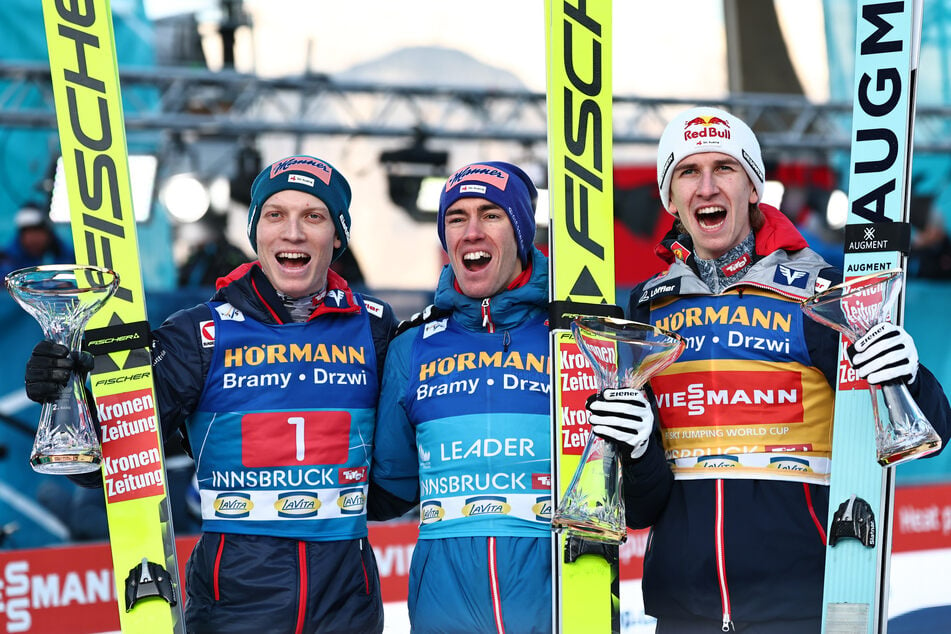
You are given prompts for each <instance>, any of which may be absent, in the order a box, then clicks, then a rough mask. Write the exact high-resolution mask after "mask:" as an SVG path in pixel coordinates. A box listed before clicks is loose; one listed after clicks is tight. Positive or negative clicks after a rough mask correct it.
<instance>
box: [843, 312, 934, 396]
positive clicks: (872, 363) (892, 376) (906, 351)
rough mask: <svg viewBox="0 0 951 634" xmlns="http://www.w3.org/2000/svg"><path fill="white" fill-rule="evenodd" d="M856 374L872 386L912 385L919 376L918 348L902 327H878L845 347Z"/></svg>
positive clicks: (881, 325)
mask: <svg viewBox="0 0 951 634" xmlns="http://www.w3.org/2000/svg"><path fill="white" fill-rule="evenodd" d="M846 354H847V355H848V356H849V362H850V363H851V364H852V368H853V369H854V370H855V373H856V374H857V375H858V376H859V378H861V379H865V380H866V381H868V382H869V383H871V384H872V385H881V384H885V383H898V382H904V383H913V382H914V381H915V378H916V377H917V376H918V349H917V348H916V347H915V342H914V340H912V338H911V335H909V334H908V333H907V332H906V331H905V330H904V329H903V328H902V327H901V326H896V325H895V324H891V323H888V322H884V323H881V324H878V325H877V326H875V327H873V328H872V329H871V330H869V331H868V332H867V333H866V334H865V336H864V337H862V338H861V339H859V340H858V341H856V342H855V343H854V344H852V345H850V346H848V347H847V348H846Z"/></svg>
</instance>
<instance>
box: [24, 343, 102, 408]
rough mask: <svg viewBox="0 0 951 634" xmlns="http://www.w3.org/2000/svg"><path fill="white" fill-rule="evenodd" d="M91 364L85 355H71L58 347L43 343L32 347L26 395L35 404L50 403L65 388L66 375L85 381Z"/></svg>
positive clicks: (57, 345)
mask: <svg viewBox="0 0 951 634" xmlns="http://www.w3.org/2000/svg"><path fill="white" fill-rule="evenodd" d="M93 363H94V359H93V356H92V355H91V354H89V353H88V352H85V351H81V352H72V351H70V349H69V348H67V347H66V346H64V345H62V344H59V343H53V342H52V341H50V340H49V339H44V340H43V341H41V342H39V343H38V344H36V346H35V347H34V348H33V353H32V354H31V355H30V360H29V361H27V362H26V377H25V382H26V395H27V396H28V397H29V399H30V400H31V401H35V402H37V403H51V402H53V401H55V400H56V399H57V398H59V395H60V393H61V392H62V391H63V388H64V387H66V383H67V382H68V381H69V375H70V373H72V372H75V373H76V374H77V375H78V376H79V377H80V378H81V379H83V380H85V377H86V374H88V373H89V371H90V370H92V367H93Z"/></svg>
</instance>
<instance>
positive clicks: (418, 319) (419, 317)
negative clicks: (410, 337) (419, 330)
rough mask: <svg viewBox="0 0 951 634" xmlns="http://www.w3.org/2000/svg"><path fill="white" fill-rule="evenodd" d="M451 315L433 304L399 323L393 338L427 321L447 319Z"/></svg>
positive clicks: (446, 310)
mask: <svg viewBox="0 0 951 634" xmlns="http://www.w3.org/2000/svg"><path fill="white" fill-rule="evenodd" d="M451 314H452V311H451V310H448V309H446V308H439V307H438V306H436V305H435V304H430V305H429V306H427V307H426V308H424V309H423V310H421V311H420V312H418V313H413V316H412V317H410V318H409V319H404V320H403V321H401V322H400V323H399V325H398V326H397V327H396V333H395V334H394V335H393V336H394V337H395V336H396V335H401V334H403V333H404V332H406V331H407V330H409V329H410V328H415V327H416V326H420V325H422V324H424V323H426V322H427V321H435V320H437V319H441V318H443V317H448V316H449V315H451Z"/></svg>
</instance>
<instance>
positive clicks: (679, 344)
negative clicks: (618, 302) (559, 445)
mask: <svg viewBox="0 0 951 634" xmlns="http://www.w3.org/2000/svg"><path fill="white" fill-rule="evenodd" d="M571 331H572V333H573V334H574V338H575V342H577V344H578V347H579V349H580V350H581V352H582V353H584V356H585V358H587V360H588V362H589V363H590V364H591V366H592V367H593V368H594V374H595V384H596V385H597V388H598V392H599V393H600V392H602V391H604V390H605V389H608V388H632V389H641V388H642V387H643V386H644V385H645V384H646V383H647V381H648V380H650V378H651V377H652V376H654V375H655V374H657V373H658V372H660V371H662V370H663V369H664V368H666V367H667V366H669V365H670V364H671V363H673V362H674V361H675V360H676V359H677V357H679V356H680V354H681V353H682V352H683V349H684V346H685V342H684V340H683V339H682V338H681V337H680V336H679V335H677V334H675V333H672V332H668V331H666V330H662V329H660V328H656V327H654V326H649V325H647V324H642V323H638V322H635V321H628V320H625V319H616V318H613V317H577V318H575V319H574V320H573V321H572V323H571ZM552 526H553V527H554V529H555V530H557V531H565V532H567V533H568V535H569V536H571V535H576V536H578V537H581V538H584V539H588V540H594V541H599V542H604V543H609V544H620V543H622V542H623V541H624V540H625V538H626V537H627V525H626V523H625V519H624V497H623V496H622V494H621V457H620V455H619V454H618V453H617V449H616V447H615V445H614V443H613V442H612V441H609V440H605V439H603V438H601V437H600V436H596V435H595V434H591V435H589V436H588V441H587V444H586V445H585V449H584V453H582V454H581V462H580V464H579V465H578V468H577V470H576V471H575V473H574V476H573V477H572V478H571V482H570V483H569V485H568V489H567V490H566V491H565V495H564V497H562V499H561V502H560V503H559V504H558V507H557V508H556V509H555V512H554V514H553V515H552Z"/></svg>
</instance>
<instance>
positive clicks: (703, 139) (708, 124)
mask: <svg viewBox="0 0 951 634" xmlns="http://www.w3.org/2000/svg"><path fill="white" fill-rule="evenodd" d="M702 152H721V153H723V154H729V155H730V156H732V157H733V158H735V159H736V160H737V161H739V162H740V165H742V166H743V169H745V170H746V173H747V174H749V176H750V180H751V181H753V187H755V188H756V193H757V195H758V197H759V200H762V199H763V187H764V185H765V184H766V169H765V167H764V166H763V157H762V154H761V153H760V149H759V142H758V141H757V140H756V135H755V134H753V131H752V130H750V127H749V126H748V125H746V124H745V123H743V121H741V120H740V119H737V118H736V117H734V116H733V115H731V114H730V113H728V112H726V111H724V110H720V109H719V108H691V109H690V110H685V111H683V112H681V113H680V114H678V115H677V116H676V117H674V118H673V119H672V120H671V121H670V123H668V124H667V127H666V128H664V133H663V134H662V135H661V137H660V143H659V144H658V146H657V187H658V188H659V189H660V201H661V203H663V205H664V209H665V210H668V213H669V209H668V208H669V207H670V180H671V177H672V174H673V171H674V168H675V167H676V166H677V164H678V163H680V161H682V160H683V159H684V158H685V157H687V156H690V155H691V154H700V153H702Z"/></svg>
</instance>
